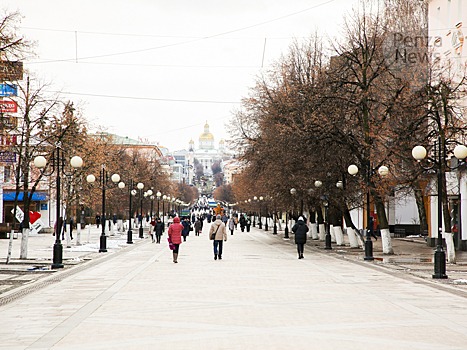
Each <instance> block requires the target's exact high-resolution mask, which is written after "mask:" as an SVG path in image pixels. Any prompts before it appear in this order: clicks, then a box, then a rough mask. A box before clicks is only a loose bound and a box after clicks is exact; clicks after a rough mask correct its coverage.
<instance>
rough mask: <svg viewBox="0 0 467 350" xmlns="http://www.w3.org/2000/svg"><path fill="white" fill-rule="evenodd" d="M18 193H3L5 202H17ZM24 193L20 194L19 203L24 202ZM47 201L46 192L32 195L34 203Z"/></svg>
mask: <svg viewBox="0 0 467 350" xmlns="http://www.w3.org/2000/svg"><path fill="white" fill-rule="evenodd" d="M15 195H16V192H3V200H4V201H5V202H13V201H14V200H15ZM23 196H24V193H23V192H20V193H18V201H19V202H22V201H23ZM46 200H47V193H45V192H34V193H33V195H32V201H34V202H43V201H46Z"/></svg>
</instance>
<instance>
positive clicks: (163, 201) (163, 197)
mask: <svg viewBox="0 0 467 350" xmlns="http://www.w3.org/2000/svg"><path fill="white" fill-rule="evenodd" d="M166 200H167V196H166V195H165V194H164V195H163V196H162V223H163V224H165V201H166Z"/></svg>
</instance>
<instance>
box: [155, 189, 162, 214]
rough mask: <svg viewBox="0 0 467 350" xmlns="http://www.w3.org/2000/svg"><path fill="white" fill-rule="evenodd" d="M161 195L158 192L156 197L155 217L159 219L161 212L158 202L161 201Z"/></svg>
mask: <svg viewBox="0 0 467 350" xmlns="http://www.w3.org/2000/svg"><path fill="white" fill-rule="evenodd" d="M161 196H162V193H160V191H157V193H156V197H157V217H158V218H159V217H160V215H161V212H160V211H159V201H160V199H161Z"/></svg>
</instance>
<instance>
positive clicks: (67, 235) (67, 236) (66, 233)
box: [65, 224, 71, 248]
mask: <svg viewBox="0 0 467 350" xmlns="http://www.w3.org/2000/svg"><path fill="white" fill-rule="evenodd" d="M65 238H66V247H67V248H71V237H70V225H69V224H67V225H66V232H65Z"/></svg>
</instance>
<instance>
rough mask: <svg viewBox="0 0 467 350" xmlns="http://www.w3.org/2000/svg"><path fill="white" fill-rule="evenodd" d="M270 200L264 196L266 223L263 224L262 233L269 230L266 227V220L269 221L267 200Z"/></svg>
mask: <svg viewBox="0 0 467 350" xmlns="http://www.w3.org/2000/svg"><path fill="white" fill-rule="evenodd" d="M269 199H271V197H270V196H266V198H265V209H266V210H265V211H266V221H265V222H264V231H268V230H269V226H268V219H269V211H268V200H269Z"/></svg>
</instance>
